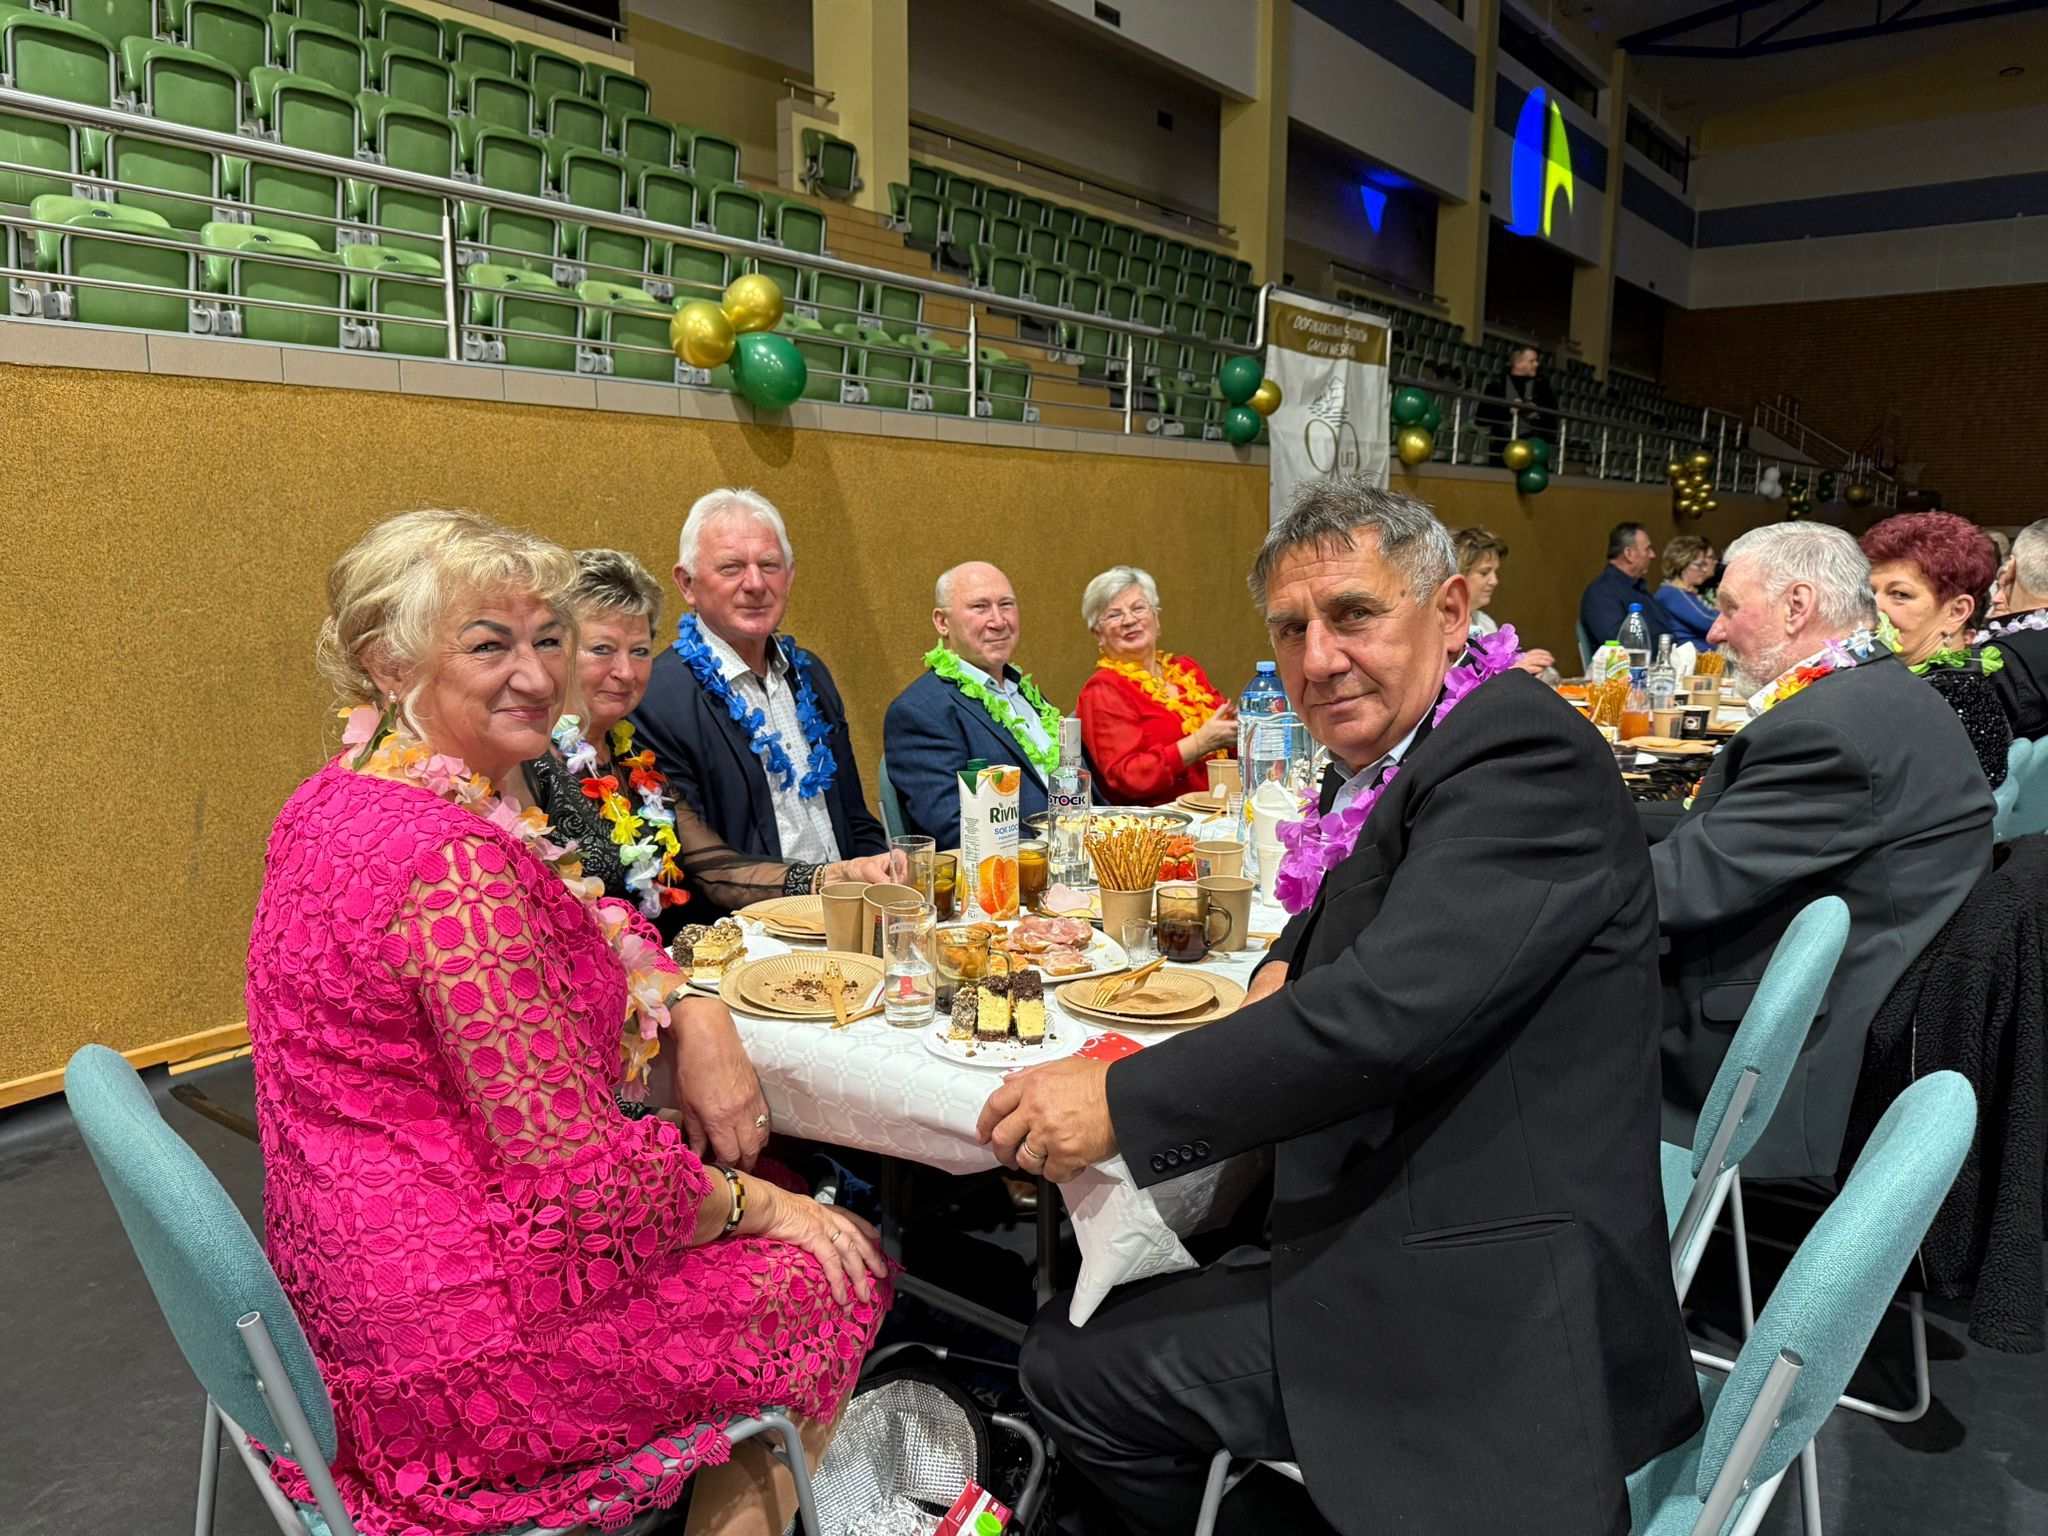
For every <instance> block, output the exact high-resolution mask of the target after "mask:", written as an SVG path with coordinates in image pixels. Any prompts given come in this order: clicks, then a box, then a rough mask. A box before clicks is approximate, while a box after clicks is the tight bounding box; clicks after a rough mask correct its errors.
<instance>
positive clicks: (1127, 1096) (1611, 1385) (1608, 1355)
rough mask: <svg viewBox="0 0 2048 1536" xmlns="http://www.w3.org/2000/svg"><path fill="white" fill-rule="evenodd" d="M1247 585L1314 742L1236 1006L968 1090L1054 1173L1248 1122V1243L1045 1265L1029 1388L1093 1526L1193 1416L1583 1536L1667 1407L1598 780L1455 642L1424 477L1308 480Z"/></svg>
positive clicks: (1594, 761)
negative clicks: (1072, 1287) (1112, 1280)
mask: <svg viewBox="0 0 2048 1536" xmlns="http://www.w3.org/2000/svg"><path fill="white" fill-rule="evenodd" d="M1251 584H1252V592H1253V597H1254V599H1255V600H1256V601H1257V602H1258V603H1259V605H1260V607H1261V609H1262V610H1263V612H1264V614H1265V617H1266V623H1267V628H1268V631H1269V633H1270V635H1271V637H1272V643H1273V649H1274V654H1275V656H1276V657H1277V658H1278V660H1279V663H1280V672H1281V679H1282V681H1283V682H1284V683H1285V685H1286V688H1287V696H1288V698H1289V699H1291V700H1293V701H1294V702H1295V704H1296V707H1297V708H1298V709H1299V710H1300V711H1301V713H1302V716H1303V718H1304V720H1305V721H1306V723H1307V725H1308V728H1309V730H1310V732H1311V733H1312V734H1313V735H1314V736H1315V737H1316V738H1317V739H1318V740H1319V741H1321V742H1322V743H1323V744H1324V745H1325V746H1327V747H1328V748H1329V749H1330V751H1331V752H1332V753H1333V754H1334V755H1335V757H1336V759H1337V761H1338V763H1340V764H1341V767H1340V768H1338V769H1337V770H1335V771H1334V772H1333V774H1332V775H1331V778H1330V780H1329V781H1328V782H1326V783H1325V784H1324V786H1323V791H1322V796H1321V802H1320V811H1321V812H1322V813H1325V814H1321V815H1317V816H1313V817H1312V818H1311V819H1310V821H1309V822H1307V823H1306V824H1305V826H1306V828H1307V833H1306V836H1305V839H1304V841H1303V842H1302V843H1301V845H1300V847H1299V848H1298V849H1297V850H1296V853H1298V854H1301V855H1304V857H1302V858H1299V859H1297V858H1295V857H1293V856H1290V860H1289V862H1288V864H1286V865H1284V866H1283V868H1282V876H1281V884H1282V894H1283V896H1284V897H1286V898H1287V901H1288V905H1289V906H1290V907H1293V908H1295V909H1296V915H1295V917H1294V919H1293V920H1292V921H1291V922H1289V923H1288V924H1287V927H1286V930H1285V931H1284V932H1283V933H1282V934H1281V936H1280V939H1279V940H1278V942H1277V943H1275V944H1274V946H1273V949H1272V952H1271V958H1270V959H1268V960H1267V961H1266V963H1265V964H1264V965H1263V966H1262V967H1261V968H1260V970H1259V972H1258V974H1257V976H1256V978H1255V979H1254V982H1253V985H1252V987H1251V997H1250V1000H1249V1001H1248V1002H1247V1004H1246V1006H1245V1007H1244V1008H1243V1009H1241V1010H1240V1011H1239V1012H1238V1013H1236V1014H1234V1015H1233V1016H1231V1017H1229V1018H1226V1019H1221V1020H1218V1021H1217V1022H1215V1023H1213V1024H1210V1025H1207V1026H1206V1027H1204V1028H1202V1029H1198V1030H1190V1031H1187V1032H1185V1033H1182V1034H1179V1035H1175V1036H1173V1037H1171V1038H1169V1039H1167V1040H1165V1041H1163V1042H1161V1043H1159V1044H1156V1045H1152V1046H1148V1047H1147V1048H1146V1049H1144V1050H1142V1051H1139V1052H1138V1053H1136V1054H1135V1055H1131V1056H1127V1057H1125V1058H1124V1059H1122V1060H1119V1061H1117V1062H1115V1063H1114V1064H1113V1065H1107V1066H1105V1065H1104V1064H1102V1063H1100V1062H1096V1061H1091V1060H1085V1059H1082V1058H1079V1057H1070V1058H1068V1059H1066V1060H1064V1061H1058V1062H1050V1063H1047V1064H1046V1065H1044V1066H1040V1067H1033V1068H1031V1069H1029V1070H1027V1071H1024V1072H1022V1073H1019V1074H1017V1075H1015V1076H1014V1077H1012V1078H1011V1079H1009V1080H1008V1081H1007V1082H1006V1083H1005V1084H1004V1085H1003V1086H1002V1087H1001V1088H999V1089H997V1090H996V1092H995V1093H994V1095H993V1096H992V1097H991V1098H990V1099H989V1102H988V1104H987V1106H986V1107H985V1108H984V1109H983V1112H982V1117H981V1126H982V1133H983V1136H984V1139H985V1140H989V1141H991V1142H992V1143H993V1145H994V1148H995V1151H996V1154H997V1156H998V1157H999V1158H1001V1160H1002V1161H1004V1162H1005V1163H1008V1164H1009V1165H1011V1166H1013V1167H1016V1168H1020V1169H1023V1170H1025V1171H1027V1172H1030V1173H1039V1172H1044V1173H1045V1174H1046V1175H1047V1176H1048V1177H1050V1178H1052V1179H1055V1180H1064V1179H1068V1178H1071V1177H1072V1176H1073V1175H1074V1174H1075V1173H1076V1172H1077V1171H1079V1170H1080V1169H1081V1168H1082V1167H1084V1166H1086V1165H1089V1164H1092V1163H1098V1162H1102V1161H1104V1160H1105V1159H1107V1158H1109V1157H1110V1156H1111V1155H1112V1154H1120V1155H1121V1157H1122V1159H1123V1161H1124V1162H1125V1163H1126V1164H1127V1165H1128V1167H1129V1169H1130V1172H1131V1175H1132V1176H1133V1177H1134V1178H1135V1179H1136V1181H1137V1182H1138V1183H1139V1184H1140V1185H1145V1186H1149V1185H1152V1184H1156V1183H1159V1182H1161V1181H1162V1180H1165V1179H1170V1178H1173V1177H1175V1176H1176V1175H1178V1174H1182V1173H1186V1172H1189V1171H1190V1170H1193V1169H1197V1168H1202V1167H1205V1166H1209V1165H1212V1164H1214V1163H1216V1162H1218V1161H1220V1160H1221V1159H1224V1158H1227V1157H1232V1156H1234V1155H1236V1154H1238V1153H1240V1152H1246V1151H1250V1150H1253V1149H1255V1148H1261V1147H1270V1148H1272V1149H1273V1155H1274V1159H1275V1162H1274V1171H1273V1205H1272V1210H1271V1227H1270V1234H1271V1246H1270V1248H1266V1247H1242V1248H1238V1249H1235V1250H1233V1251H1232V1252H1230V1253H1229V1254H1227V1255H1225V1256H1224V1257H1223V1258H1221V1259H1219V1260H1218V1261H1217V1262H1216V1263H1214V1264H1211V1265H1210V1266H1209V1267H1207V1268H1206V1269H1201V1270H1197V1271H1194V1272H1191V1273H1183V1274H1176V1275H1170V1276H1164V1277H1160V1278H1157V1279H1152V1280H1147V1281H1142V1282H1139V1283H1136V1284H1133V1285H1128V1286H1125V1287H1123V1288H1121V1289H1119V1290H1117V1291H1115V1292H1113V1293H1112V1294H1111V1295H1110V1296H1109V1298H1108V1299H1107V1300H1106V1301H1104V1302H1103V1304H1102V1306H1101V1308H1100V1310H1099V1311H1097V1312H1096V1313H1095V1315H1094V1316H1093V1317H1092V1318H1090V1319H1089V1321H1088V1322H1087V1324H1086V1326H1085V1327H1080V1328H1077V1327H1075V1326H1074V1325H1073V1324H1072V1323H1071V1321H1070V1320H1069V1318H1068V1304H1067V1300H1066V1299H1065V1298H1061V1299H1059V1300H1056V1301H1054V1302H1053V1303H1052V1304H1051V1305H1050V1306H1048V1307H1047V1308H1046V1309H1044V1310H1043V1311H1041V1312H1040V1314H1039V1316H1038V1318H1037V1320H1036V1321H1035V1322H1034V1323H1033V1325H1032V1330H1031V1335H1030V1337H1029V1338H1028V1339H1027V1341H1026V1343H1025V1346H1024V1356H1023V1379H1024V1388H1025V1391H1026V1393H1027V1394H1028V1395H1029V1396H1030V1398H1031V1400H1032V1402H1033V1403H1034V1404H1035V1405H1036V1406H1037V1407H1038V1409H1039V1410H1040V1412H1041V1414H1042V1416H1043V1418H1044V1420H1045V1422H1046V1423H1047V1424H1048V1425H1049V1427H1050V1428H1051V1430H1052V1432H1053V1434H1054V1436H1055V1437H1056V1438H1057V1439H1058V1442H1059V1446H1060V1449H1061V1451H1062V1453H1063V1455H1064V1456H1065V1458H1066V1459H1067V1461H1068V1463H1069V1464H1071V1465H1073V1466H1076V1467H1078V1468H1079V1470H1080V1471H1081V1472H1082V1473H1083V1474H1085V1476H1086V1477H1087V1478H1088V1479H1089V1481H1090V1482H1092V1484H1093V1485H1094V1488H1095V1490H1096V1491H1098V1492H1099V1493H1100V1494H1101V1495H1102V1496H1103V1497H1104V1498H1105V1499H1106V1500H1107V1502H1108V1503H1109V1505H1111V1506H1112V1508H1113V1513H1110V1514H1108V1515H1106V1516H1104V1517H1103V1520H1102V1523H1101V1524H1100V1525H1099V1526H1098V1527H1096V1528H1097V1529H1100V1530H1104V1531H1108V1530H1118V1531H1138V1532H1160V1533H1168V1532H1170V1533H1174V1536H1180V1533H1184V1532H1186V1531H1188V1530H1189V1529H1191V1528H1192V1524H1193V1521H1194V1518H1195V1514H1196V1510H1197V1507H1198V1506H1199V1504H1200V1501H1201V1493H1202V1483H1203V1474H1204V1472H1205V1470H1206V1469H1207V1466H1208V1464H1209V1461H1210V1458H1211V1456H1212V1455H1213V1454H1214V1453H1215V1452H1216V1451H1217V1450H1218V1449H1219V1448H1227V1449H1228V1450H1230V1451H1231V1452H1232V1453H1233V1454H1234V1455H1236V1456H1241V1457H1259V1458H1262V1459H1266V1460H1291V1461H1294V1462H1296V1463H1298V1464H1299V1466H1300V1468H1301V1471H1302V1474H1303V1477H1304V1479H1305V1483H1306V1488H1307V1492H1308V1496H1309V1497H1310V1498H1311V1499H1312V1500H1313V1501H1314V1503H1315V1506H1316V1508H1317V1510H1318V1511H1319V1512H1320V1513H1321V1515H1322V1516H1323V1518H1324V1519H1326V1520H1327V1521H1328V1522H1329V1523H1330V1524H1331V1525H1333V1526H1335V1527H1336V1528H1337V1529H1338V1530H1340V1531H1343V1532H1346V1533H1357V1536H1365V1533H1375V1536H1377V1533H1380V1532H1386V1531H1430V1532H1454V1531H1455V1532H1462V1531H1513V1532H1516V1533H1518V1536H1610V1533H1612V1536H1619V1533H1622V1532H1626V1531H1627V1530H1628V1525H1629V1513H1628V1502H1627V1498H1626V1495H1625V1492H1624V1482H1623V1480H1624V1478H1625V1477H1626V1475H1627V1474H1628V1473H1629V1472H1631V1471H1633V1470H1634V1469H1635V1468H1637V1467H1639V1466H1641V1465H1642V1464H1643V1463H1644V1462H1646V1461H1648V1460H1650V1459H1651V1458H1652V1457H1653V1456H1655V1455H1657V1454H1658V1453H1659V1452H1661V1451H1663V1450H1666V1449H1668V1448H1669V1447H1671V1446H1673V1445H1675V1444H1678V1443H1679V1442H1681V1441H1683V1440H1684V1439H1685V1438H1686V1437H1687V1436H1688V1435H1690V1434H1691V1433H1692V1431H1693V1430H1694V1429H1695V1428H1696V1427H1697V1425H1698V1424H1699V1422H1700V1401H1699V1391H1698V1388H1697V1386H1696V1384H1695V1382H1694V1378H1693V1370H1692V1363H1691V1360H1690V1357H1689V1356H1688V1354H1687V1350H1686V1341H1685V1329H1684V1326H1683V1324H1682V1323H1681V1321H1680V1318H1679V1313H1678V1304H1677V1300H1676V1298H1675V1294H1674V1292H1673V1290H1672V1285H1671V1260H1670V1255H1669V1252H1668V1249H1667V1243H1666V1237H1665V1224H1664V1200H1663V1194H1662V1192H1661V1188H1660V1184H1659V1175H1658V1159H1657V1114H1658V1102H1657V1101H1658V1094H1657V1042H1656V1029H1655V1017H1656V1000H1657V975H1656V908H1655V905H1654V900H1653V887H1652V882H1651V876H1650V865H1649V855H1648V851H1647V850H1646V848H1645V846H1644V844H1643V839H1642V834H1641V832H1640V830H1639V829H1638V827H1637V825H1636V820H1635V813H1634V808H1633V807H1632V806H1631V804H1630V803H1629V798H1628V795H1627V793H1626V791H1625V790H1624V788H1623V785H1622V782H1621V777H1620V775H1619V774H1618V773H1617V772H1616V771H1615V766H1614V759H1613V755H1612V754H1611V752H1610V751H1609V750H1608V748H1607V747H1606V745H1605V743H1603V742H1602V741H1601V739H1600V737H1599V736H1598V734H1597V733H1595V732H1594V731H1593V729H1592V728H1591V727H1590V726H1588V725H1587V724H1586V722H1585V721H1584V720H1583V719H1582V718H1580V717H1579V716H1578V714H1577V713H1576V712H1575V711H1573V710H1572V709H1571V708H1570V706H1568V705H1567V704H1565V703H1564V701H1563V700H1561V699H1559V698H1558V697H1557V695H1556V694H1554V693H1552V692H1551V691H1550V690H1549V689H1547V688H1545V687H1544V686H1543V685H1542V684H1541V683H1539V682H1537V681H1536V679H1535V678H1533V677H1531V676H1529V675H1528V674H1527V673H1525V672H1522V671H1519V670H1516V669H1515V668H1514V666H1513V659H1512V651H1513V640H1512V633H1511V632H1510V631H1502V633H1501V634H1500V635H1498V636H1488V637H1485V638H1483V639H1481V640H1479V641H1475V642H1473V644H1472V647H1471V649H1470V650H1469V651H1468V649H1467V641H1466V625H1467V622H1468V618H1469V607H1470V604H1469V601H1468V595H1467V592H1466V587H1465V579H1464V578H1463V577H1462V576H1460V575H1459V574H1458V562H1457V552H1456V549H1455V547H1454V546H1453V544H1452V542H1451V538H1450V535H1449V534H1448V533H1447V532H1446V531H1445V530H1444V527H1443V525H1442V524H1441V523H1439V522H1438V521H1437V520H1436V518H1435V517H1434V516H1433V515H1432V514H1431V513H1430V510H1429V508H1427V507H1426V506H1424V505H1423V504H1422V503H1420V502H1418V501H1415V500H1414V499H1412V498H1410V497H1407V496H1402V495H1398V494H1395V493H1392V492H1388V491H1384V490H1379V489H1377V488H1375V487H1373V486H1372V485H1371V484H1369V483H1368V482H1365V481H1362V480H1350V481H1346V480H1327V481H1314V482H1311V483H1310V484H1309V485H1307V486H1305V487H1304V488H1303V490H1302V492H1301V493H1300V495H1299V496H1298V497H1297V499H1296V501H1295V504H1294V507H1293V508H1292V510H1291V511H1290V512H1289V514H1288V515H1287V516H1286V517H1284V518H1283V519H1282V520H1281V521H1280V522H1279V523H1278V524H1277V525H1276V526H1275V527H1274V528H1273V530H1272V531H1271V533H1270V534H1268V536H1267V538H1266V542H1265V544H1264V546H1263V547H1262V548H1261V550H1260V552H1259V556H1258V560H1257V564H1256V566H1255V567H1254V570H1253V574H1252V582H1251ZM1501 652H1506V653H1507V654H1500V653H1501ZM1447 707H1448V712H1446V708H1447ZM1361 816H1362V819H1361ZM1352 839H1355V842H1352V841H1351V840H1352ZM1347 842H1349V843H1350V850H1349V852H1348V853H1347V852H1344V847H1345V845H1346V843H1347ZM1318 844H1320V845H1321V855H1322V856H1319V855H1318V850H1317V847H1316V845H1318ZM1326 867H1327V873H1325V872H1324V871H1325V868H1326Z"/></svg>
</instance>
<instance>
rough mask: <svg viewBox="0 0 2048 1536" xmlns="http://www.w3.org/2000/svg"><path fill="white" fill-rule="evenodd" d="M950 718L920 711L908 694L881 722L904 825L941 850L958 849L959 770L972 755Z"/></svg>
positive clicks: (933, 711)
mask: <svg viewBox="0 0 2048 1536" xmlns="http://www.w3.org/2000/svg"><path fill="white" fill-rule="evenodd" d="M951 716H952V711H951V710H947V709H943V708H939V709H920V708H919V707H918V704H917V701H915V700H914V699H913V698H912V696H911V695H910V694H908V693H905V694H901V695H899V696H898V697H897V699H896V702H895V703H893V704H891V705H890V706H889V713H888V714H887V715H886V716H885V717H884V718H883V721H882V747H883V751H884V753H885V754H886V755H887V757H888V759H889V782H890V783H891V784H892V785H894V786H895V789H896V797H897V799H899V800H901V801H902V802H903V816H904V820H905V821H907V822H908V823H909V825H910V830H911V831H912V832H916V833H921V834H923V835H924V836H926V837H929V838H933V839H935V840H936V841H937V842H938V845H939V846H940V847H941V848H957V847H958V846H959V845H960V780H959V771H960V770H961V769H962V768H964V767H966V766H967V760H968V756H969V754H968V752H967V746H966V743H965V742H963V741H962V740H961V739H960V736H959V732H958V731H957V730H955V729H954V727H953V724H952V718H951Z"/></svg>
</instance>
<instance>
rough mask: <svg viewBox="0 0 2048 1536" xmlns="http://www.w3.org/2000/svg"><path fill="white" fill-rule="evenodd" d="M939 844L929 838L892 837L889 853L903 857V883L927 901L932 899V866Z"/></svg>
mask: <svg viewBox="0 0 2048 1536" xmlns="http://www.w3.org/2000/svg"><path fill="white" fill-rule="evenodd" d="M937 848H938V842H937V840H936V839H934V838H929V837H892V838H890V839H889V851H890V852H891V853H900V854H902V855H903V864H904V870H903V883H904V884H905V885H907V886H909V887H910V888H911V889H913V890H915V891H916V892H917V893H918V895H920V896H922V897H923V898H924V899H925V900H926V901H930V900H931V899H932V894H933V893H932V878H933V871H932V866H933V863H934V860H935V858H936V850H937Z"/></svg>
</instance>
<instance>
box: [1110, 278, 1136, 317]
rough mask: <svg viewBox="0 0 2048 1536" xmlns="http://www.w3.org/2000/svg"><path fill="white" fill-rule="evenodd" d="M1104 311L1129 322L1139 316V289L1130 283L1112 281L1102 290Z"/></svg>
mask: <svg viewBox="0 0 2048 1536" xmlns="http://www.w3.org/2000/svg"><path fill="white" fill-rule="evenodd" d="M1102 312H1103V313H1104V314H1105V315H1107V316H1109V318H1110V319H1112V320H1121V321H1124V322H1125V323H1126V324H1128V323H1129V322H1130V321H1133V320H1135V319H1137V318H1138V290H1137V289H1136V288H1135V287H1133V286H1132V285H1131V284H1129V283H1111V284H1110V285H1109V286H1108V287H1106V288H1104V289H1103V290H1102Z"/></svg>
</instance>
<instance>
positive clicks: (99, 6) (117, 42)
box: [68, 0, 170, 48]
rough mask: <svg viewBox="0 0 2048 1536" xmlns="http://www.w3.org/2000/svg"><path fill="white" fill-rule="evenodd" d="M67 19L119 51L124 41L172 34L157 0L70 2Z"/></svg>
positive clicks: (87, 0)
mask: <svg viewBox="0 0 2048 1536" xmlns="http://www.w3.org/2000/svg"><path fill="white" fill-rule="evenodd" d="M68 19H69V20H71V21H74V22H76V23H78V25H80V26H82V27H90V28H91V29H92V30H93V31H94V32H96V33H98V34H99V36H100V38H101V39H102V40H103V41H105V42H107V43H111V44H112V45H113V46H114V47H116V48H118V47H120V46H121V42H122V40H123V39H124V38H130V37H162V36H164V35H165V34H167V33H168V32H169V31H170V18H169V17H168V16H166V15H165V14H163V9H162V7H161V6H160V5H159V4H158V0H71V4H70V8H69V13H68Z"/></svg>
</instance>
